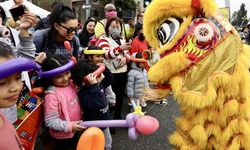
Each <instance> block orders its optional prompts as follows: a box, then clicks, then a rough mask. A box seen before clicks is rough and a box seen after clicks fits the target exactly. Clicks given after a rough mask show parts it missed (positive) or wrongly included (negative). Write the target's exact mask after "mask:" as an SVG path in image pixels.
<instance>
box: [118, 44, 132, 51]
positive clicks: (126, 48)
mask: <svg viewBox="0 0 250 150" xmlns="http://www.w3.org/2000/svg"><path fill="white" fill-rule="evenodd" d="M130 44H131V43H126V44H122V45H121V46H120V49H121V50H130V48H131V46H130Z"/></svg>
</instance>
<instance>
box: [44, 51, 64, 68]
mask: <svg viewBox="0 0 250 150" xmlns="http://www.w3.org/2000/svg"><path fill="white" fill-rule="evenodd" d="M68 62H69V61H68V59H67V58H66V57H64V56H62V55H49V56H47V58H46V59H45V60H44V61H43V63H42V70H43V71H49V70H52V69H55V68H58V67H62V66H64V65H65V64H67V63H68Z"/></svg>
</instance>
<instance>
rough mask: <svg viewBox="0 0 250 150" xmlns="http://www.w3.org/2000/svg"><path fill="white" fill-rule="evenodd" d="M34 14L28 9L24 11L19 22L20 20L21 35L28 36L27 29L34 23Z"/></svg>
mask: <svg viewBox="0 0 250 150" xmlns="http://www.w3.org/2000/svg"><path fill="white" fill-rule="evenodd" d="M36 22H37V20H36V16H35V15H34V14H33V13H30V12H28V11H25V14H24V15H23V17H22V19H21V22H20V26H19V29H20V34H21V35H23V36H29V35H27V33H28V29H29V28H30V27H32V26H34V25H35V24H36Z"/></svg>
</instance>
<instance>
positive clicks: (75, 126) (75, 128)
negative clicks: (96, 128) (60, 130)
mask: <svg viewBox="0 0 250 150" xmlns="http://www.w3.org/2000/svg"><path fill="white" fill-rule="evenodd" d="M81 122H82V121H72V122H71V123H72V131H73V132H78V131H82V130H83V129H86V127H84V126H81V125H79V124H80V123H81Z"/></svg>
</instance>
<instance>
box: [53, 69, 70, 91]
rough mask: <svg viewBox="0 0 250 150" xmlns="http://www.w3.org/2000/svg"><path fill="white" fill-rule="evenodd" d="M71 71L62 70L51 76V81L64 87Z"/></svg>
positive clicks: (67, 83)
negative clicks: (62, 71) (60, 72)
mask: <svg viewBox="0 0 250 150" xmlns="http://www.w3.org/2000/svg"><path fill="white" fill-rule="evenodd" d="M70 77H71V73H70V71H67V72H64V73H62V74H59V75H57V76H55V77H53V78H52V83H53V84H54V85H55V86H59V87H65V86H68V85H69V81H70Z"/></svg>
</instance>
